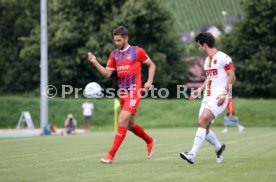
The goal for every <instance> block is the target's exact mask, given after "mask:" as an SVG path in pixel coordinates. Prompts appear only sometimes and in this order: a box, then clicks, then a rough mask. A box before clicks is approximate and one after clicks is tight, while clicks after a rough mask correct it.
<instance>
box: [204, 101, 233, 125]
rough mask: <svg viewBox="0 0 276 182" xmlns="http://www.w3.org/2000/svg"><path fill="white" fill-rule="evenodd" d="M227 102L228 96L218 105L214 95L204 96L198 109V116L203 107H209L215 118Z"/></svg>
mask: <svg viewBox="0 0 276 182" xmlns="http://www.w3.org/2000/svg"><path fill="white" fill-rule="evenodd" d="M227 103H228V96H226V99H225V101H224V103H223V104H222V105H221V106H218V100H217V98H216V97H205V98H204V99H203V100H202V103H201V107H200V109H199V117H200V115H201V114H202V112H203V110H204V109H209V110H210V111H211V112H212V113H213V115H214V119H215V118H216V117H217V116H218V115H219V114H220V113H222V112H223V111H224V110H225V108H226V106H227ZM212 122H213V121H212Z"/></svg>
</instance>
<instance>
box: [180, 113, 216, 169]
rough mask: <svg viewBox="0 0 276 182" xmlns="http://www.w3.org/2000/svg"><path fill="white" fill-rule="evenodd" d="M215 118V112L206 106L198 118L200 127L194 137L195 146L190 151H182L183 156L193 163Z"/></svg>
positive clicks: (181, 155)
mask: <svg viewBox="0 0 276 182" xmlns="http://www.w3.org/2000/svg"><path fill="white" fill-rule="evenodd" d="M213 119H214V115H213V113H212V112H211V111H210V110H209V109H207V108H204V109H203V112H202V114H201V115H200V117H199V120H198V129H197V132H196V136H195V139H194V143H193V147H192V149H191V150H190V151H189V152H181V153H180V157H181V158H183V159H185V160H187V161H188V162H189V163H191V164H193V163H194V160H195V156H196V154H197V152H198V150H199V149H200V147H201V145H202V143H203V142H204V140H205V137H206V133H207V130H208V127H209V126H210V125H209V124H210V123H211V121H212V120H213Z"/></svg>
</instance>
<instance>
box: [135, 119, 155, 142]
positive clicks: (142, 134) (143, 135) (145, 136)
mask: <svg viewBox="0 0 276 182" xmlns="http://www.w3.org/2000/svg"><path fill="white" fill-rule="evenodd" d="M132 132H133V133H134V134H135V135H137V136H139V137H141V138H142V139H143V140H145V142H146V143H147V144H150V143H152V142H153V138H152V137H150V136H149V135H148V134H147V133H146V132H145V131H144V129H143V128H142V127H141V126H140V125H138V124H137V123H136V125H135V127H134V128H133V130H132Z"/></svg>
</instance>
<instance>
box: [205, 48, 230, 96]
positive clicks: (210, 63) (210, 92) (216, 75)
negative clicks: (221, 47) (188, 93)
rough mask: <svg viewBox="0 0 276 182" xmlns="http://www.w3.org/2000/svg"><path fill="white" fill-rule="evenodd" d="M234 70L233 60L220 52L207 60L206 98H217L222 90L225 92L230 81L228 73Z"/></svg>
mask: <svg viewBox="0 0 276 182" xmlns="http://www.w3.org/2000/svg"><path fill="white" fill-rule="evenodd" d="M233 68H234V66H233V64H232V59H231V58H230V57H229V56H228V55H226V54H225V53H223V52H220V51H217V52H216V53H214V55H212V56H208V57H207V58H206V59H205V64H204V70H205V73H206V82H205V84H206V87H205V92H204V98H207V97H212V96H214V97H217V96H218V95H219V94H220V93H221V91H222V90H225V87H226V84H227V81H228V75H227V73H226V71H227V70H230V69H233Z"/></svg>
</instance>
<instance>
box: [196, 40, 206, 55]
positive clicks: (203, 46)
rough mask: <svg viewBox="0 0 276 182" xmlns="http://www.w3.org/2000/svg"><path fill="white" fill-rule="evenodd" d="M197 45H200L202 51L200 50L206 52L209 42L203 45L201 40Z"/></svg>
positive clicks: (199, 48)
mask: <svg viewBox="0 0 276 182" xmlns="http://www.w3.org/2000/svg"><path fill="white" fill-rule="evenodd" d="M197 46H198V50H199V51H200V52H203V53H204V52H206V51H207V44H205V43H204V44H203V45H201V44H200V43H199V42H198V43H197Z"/></svg>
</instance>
